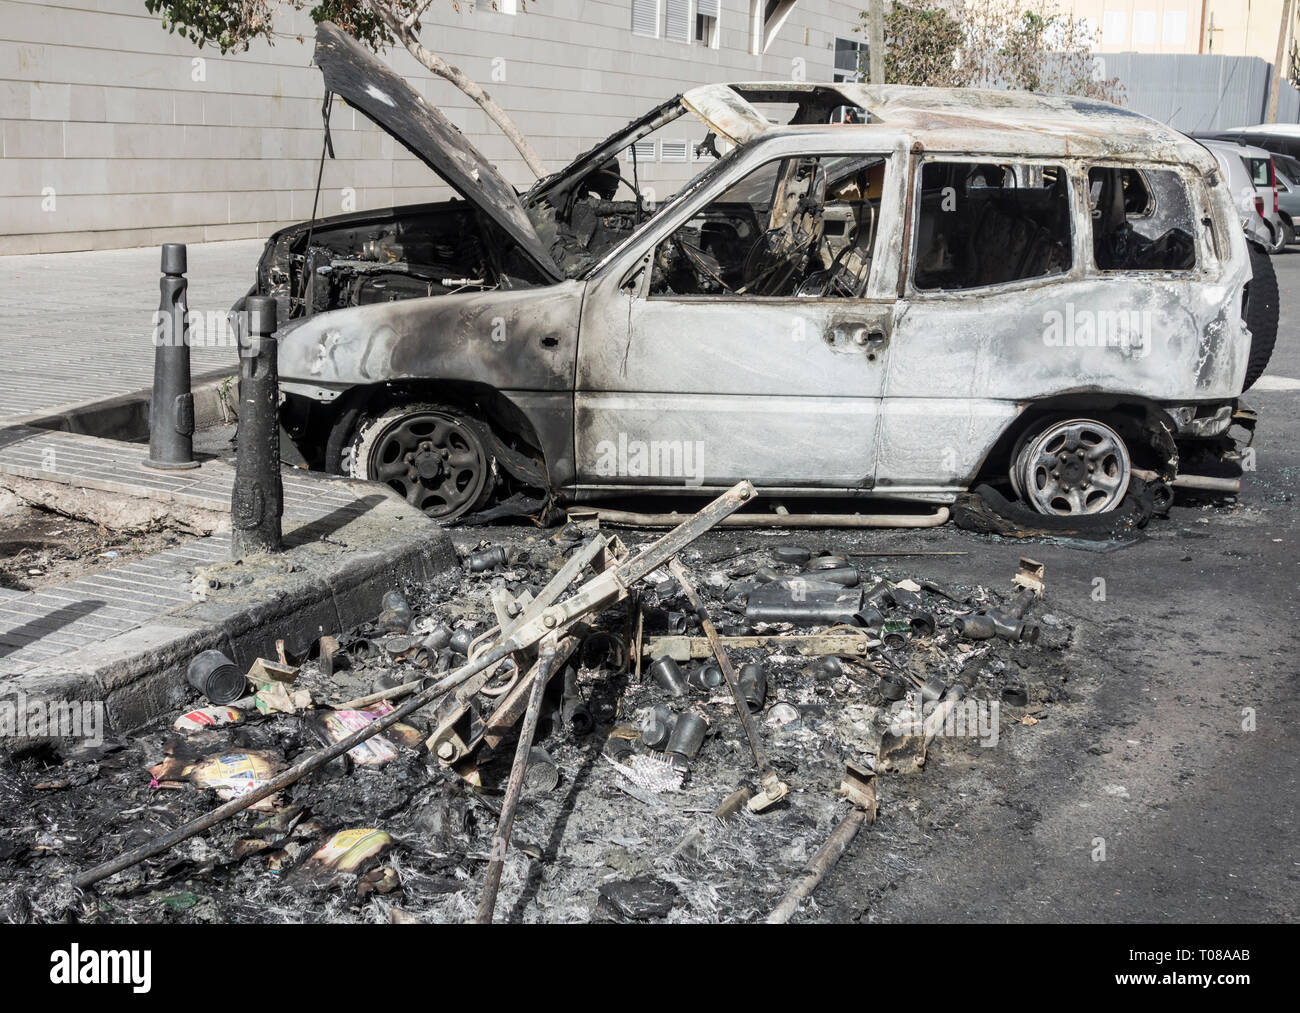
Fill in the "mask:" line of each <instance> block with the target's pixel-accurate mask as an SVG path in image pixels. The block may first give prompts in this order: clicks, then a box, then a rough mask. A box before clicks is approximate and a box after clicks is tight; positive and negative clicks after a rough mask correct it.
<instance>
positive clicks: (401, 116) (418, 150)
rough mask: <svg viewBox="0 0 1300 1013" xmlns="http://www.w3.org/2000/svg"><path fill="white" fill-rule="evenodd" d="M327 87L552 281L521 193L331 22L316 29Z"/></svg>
mask: <svg viewBox="0 0 1300 1013" xmlns="http://www.w3.org/2000/svg"><path fill="white" fill-rule="evenodd" d="M316 66H318V67H319V68H320V71H321V74H322V75H323V76H324V78H325V87H326V88H327V89H329V90H330V91H332V92H334V94H336V95H339V96H341V97H342V98H344V99H345V100H346V101H347V103H348V105H350V106H352V107H354V108H356V109H359V110H360V111H361V112H362V113H363V114H364V115H365V116H367V117H368V118H369V119H371V120H373V121H374V122H375V123H376V124H378V125H379V126H380V127H382V128H383V129H384V130H385V131H386V132H387V133H389V134H390V135H392V137H393V138H394V139H395V140H397V141H399V142H400V143H401V144H402V145H403V146H404V147H405V148H407V150H409V151H410V152H411V153H412V154H413V155H415V156H416V157H417V158H419V159H420V160H421V161H422V162H424V164H425V165H427V166H428V167H429V168H430V169H432V170H433V171H434V172H435V173H437V174H438V175H439V176H441V177H442V178H443V179H444V180H446V182H447V185H448V186H450V187H451V188H452V189H453V190H455V191H456V192H457V193H458V194H460V195H461V196H462V197H464V198H465V200H467V201H469V202H470V203H471V204H473V205H474V206H475V207H476V208H478V209H479V210H480V211H482V212H483V214H485V215H487V216H488V217H489V218H490V219H492V221H493V222H495V223H496V224H497V225H498V226H500V228H502V229H503V230H504V231H505V232H506V234H507V235H509V236H510V238H511V239H513V240H514V241H515V242H516V243H517V244H518V245H519V247H520V249H521V250H523V252H524V254H525V255H526V256H527V257H528V258H529V259H530V260H532V261H533V262H534V263H536V264H537V266H538V267H539V268H541V270H542V271H543V272H545V273H546V274H548V275H550V276H551V277H552V278H555V279H559V278H561V277H562V274H561V272H560V269H559V268H558V267H557V266H556V264H555V261H554V260H553V259H552V258H551V255H550V253H549V252H547V249H546V246H545V245H544V244H543V243H542V240H541V238H540V237H539V236H538V235H537V231H536V229H534V228H533V225H532V223H531V222H530V221H529V220H528V215H527V213H526V212H525V211H524V207H523V204H522V203H520V200H519V194H518V193H516V192H515V188H514V187H512V186H511V185H510V184H509V183H507V182H506V180H505V178H504V177H503V176H502V175H501V174H500V173H499V172H497V170H496V167H495V166H493V165H492V164H491V163H490V162H488V160H487V159H485V158H484V157H483V155H482V153H481V152H479V150H478V149H477V148H475V147H474V145H472V144H471V143H470V142H469V139H468V138H467V137H466V136H465V135H464V134H462V133H461V132H460V130H459V129H458V128H457V126H456V125H455V124H454V123H452V122H451V120H449V119H447V117H446V116H444V115H443V114H442V112H440V111H439V110H438V109H436V108H435V107H434V106H431V105H430V104H429V103H428V102H426V101H425V100H424V97H423V96H422V95H420V94H419V93H418V92H417V91H415V89H414V88H412V87H411V86H410V85H409V84H407V83H406V81H405V80H403V79H402V77H401V76H400V75H399V74H397V73H395V72H394V71H393V70H392V69H391V68H390V67H388V66H387V65H385V64H384V63H382V62H381V61H380V60H379V59H378V58H377V57H375V56H374V54H372V53H370V52H369V51H367V50H366V49H365V48H363V47H362V46H361V44H360V43H358V42H357V41H356V40H355V39H353V38H352V37H351V36H349V35H347V34H346V33H345V32H343V31H342V30H341V29H340V28H339V27H338V26H337V25H335V24H334V23H333V22H330V21H322V22H321V23H320V24H319V25H317V27H316Z"/></svg>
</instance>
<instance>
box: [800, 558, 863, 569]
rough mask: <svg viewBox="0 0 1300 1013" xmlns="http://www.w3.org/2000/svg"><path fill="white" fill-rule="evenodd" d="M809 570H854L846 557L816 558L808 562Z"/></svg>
mask: <svg viewBox="0 0 1300 1013" xmlns="http://www.w3.org/2000/svg"><path fill="white" fill-rule="evenodd" d="M808 569H809V570H844V569H853V570H854V572H856V569H855V568H854V567H853V564H852V563H851V562H849V559H848V557H847V556H817V557H815V558H813V559H810V560H809V561H808Z"/></svg>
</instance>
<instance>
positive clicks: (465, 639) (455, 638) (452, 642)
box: [447, 626, 474, 658]
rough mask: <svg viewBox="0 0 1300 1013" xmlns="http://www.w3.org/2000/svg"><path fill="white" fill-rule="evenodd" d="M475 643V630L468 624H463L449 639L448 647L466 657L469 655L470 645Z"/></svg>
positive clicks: (454, 652)
mask: <svg viewBox="0 0 1300 1013" xmlns="http://www.w3.org/2000/svg"><path fill="white" fill-rule="evenodd" d="M473 643H474V630H473V629H472V628H470V627H468V626H462V627H461V628H460V629H458V630H457V631H456V632H455V633H453V634H452V635H451V638H450V639H449V640H448V641H447V647H448V649H449V650H450V651H451V652H452V653H453V654H457V655H459V656H460V657H462V658H464V657H466V656H468V655H469V648H470V645H471V644H473Z"/></svg>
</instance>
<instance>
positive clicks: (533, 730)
mask: <svg viewBox="0 0 1300 1013" xmlns="http://www.w3.org/2000/svg"><path fill="white" fill-rule="evenodd" d="M555 661H556V636H555V634H554V633H552V634H551V635H550V636H548V637H547V638H546V639H545V640H543V641H542V646H541V651H540V652H539V653H538V656H537V664H536V665H534V666H533V671H532V677H533V688H532V692H531V693H530V694H529V697H528V710H526V711H525V712H524V723H523V726H522V727H521V728H520V729H519V743H518V744H517V745H516V746H515V762H514V764H513V765H512V766H511V768H510V781H509V782H508V783H507V785H506V797H505V801H503V802H502V803H501V818H500V819H499V820H498V821H497V830H496V833H495V834H494V835H493V837H492V850H491V852H490V855H491V859H490V860H489V861H488V867H487V875H486V876H485V877H484V879H483V896H482V897H481V898H479V902H478V923H479V924H480V925H490V924H491V923H492V913H493V911H494V910H495V908H496V904H497V890H498V889H499V888H500V886H501V870H502V868H503V867H504V865H505V860H506V849H507V848H509V847H510V831H511V830H512V829H514V825H515V809H516V808H517V807H518V805H519V796H520V795H521V794H522V793H523V790H524V775H525V774H526V773H527V772H528V752H529V750H531V749H532V748H533V738H534V737H535V736H536V734H537V719H538V717H539V716H540V715H541V713H542V697H543V696H545V694H546V683H547V682H548V681H550V675H551V669H552V667H554V665H555Z"/></svg>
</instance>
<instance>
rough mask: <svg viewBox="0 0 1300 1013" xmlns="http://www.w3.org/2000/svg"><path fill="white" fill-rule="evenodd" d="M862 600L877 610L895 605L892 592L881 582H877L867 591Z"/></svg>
mask: <svg viewBox="0 0 1300 1013" xmlns="http://www.w3.org/2000/svg"><path fill="white" fill-rule="evenodd" d="M863 600H864V601H866V603H867V604H868V605H871V606H873V607H874V608H877V609H886V608H889V607H890V606H892V605H894V604H895V600H894V590H893V588H891V587H890V586H889V584H888V583H887V582H885V581H883V580H881V581H877V583H876V585H875V587H873V588H872V589H871V590H870V591H868V592H867V593H866V594H865V595H864V596H863Z"/></svg>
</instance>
